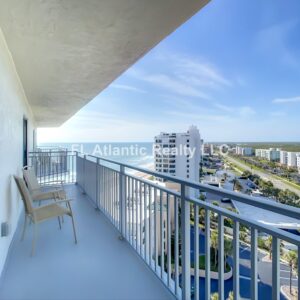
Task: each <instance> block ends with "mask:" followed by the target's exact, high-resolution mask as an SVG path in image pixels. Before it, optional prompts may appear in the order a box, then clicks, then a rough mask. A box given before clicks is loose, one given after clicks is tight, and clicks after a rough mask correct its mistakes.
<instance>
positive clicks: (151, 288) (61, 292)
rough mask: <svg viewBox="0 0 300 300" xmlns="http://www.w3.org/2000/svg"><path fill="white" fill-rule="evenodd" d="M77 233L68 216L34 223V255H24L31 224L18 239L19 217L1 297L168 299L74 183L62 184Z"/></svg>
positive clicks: (0, 287)
mask: <svg viewBox="0 0 300 300" xmlns="http://www.w3.org/2000/svg"><path fill="white" fill-rule="evenodd" d="M67 192H68V196H69V198H73V199H75V200H74V201H73V203H72V206H73V210H74V215H75V222H76V228H77V235H78V244H77V245H75V244H74V240H73V233H72V227H71V220H70V218H68V217H65V221H64V223H63V228H62V230H59V227H58V222H57V220H49V221H46V222H44V223H41V224H40V225H39V231H38V240H37V244H36V253H35V256H34V257H30V250H31V238H32V229H33V226H29V227H28V228H27V232H26V236H25V240H24V241H23V242H21V241H20V236H21V229H22V226H21V225H22V222H23V216H22V217H21V220H20V225H19V226H18V229H17V232H16V236H15V238H14V241H13V243H12V245H11V250H10V254H9V257H8V261H7V264H6V267H5V270H4V273H3V276H2V278H1V281H0V299H1V300H14V299H22V300H31V299H32V300H33V299H37V300H43V299H45V300H46V299H47V300H50V299H51V300H52V299H70V300H71V299H72V300H75V299H80V300H89V299H128V300H129V299H130V300H132V299H147V300H150V299H173V297H172V295H171V294H170V293H169V292H168V291H167V289H166V288H165V287H164V286H163V285H162V283H161V282H160V281H159V279H158V278H156V276H155V275H154V274H153V273H152V272H151V271H150V270H149V269H148V268H147V267H146V265H145V264H144V263H143V261H142V260H141V259H140V258H139V257H138V256H137V254H136V253H135V252H134V251H133V249H132V248H131V247H130V245H129V244H127V242H125V241H120V240H119V239H118V236H119V233H118V231H116V230H115V229H114V227H113V226H112V225H111V224H110V222H109V221H108V220H107V219H106V218H105V217H104V216H103V215H102V214H101V213H100V212H99V211H96V210H95V209H94V208H93V206H92V204H91V202H90V201H89V200H88V199H87V197H86V196H83V195H82V194H81V192H80V190H79V189H78V188H77V187H76V186H75V185H70V186H68V187H67Z"/></svg>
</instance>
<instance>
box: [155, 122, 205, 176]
mask: <svg viewBox="0 0 300 300" xmlns="http://www.w3.org/2000/svg"><path fill="white" fill-rule="evenodd" d="M154 150H155V170H156V171H157V172H162V173H166V174H168V175H171V176H177V177H181V178H185V179H190V180H193V181H197V182H199V168H200V158H201V139H200V134H199V130H198V129H197V127H196V126H191V127H190V128H189V129H188V131H187V132H184V133H165V132H162V133H161V134H160V135H158V136H156V137H155V148H154Z"/></svg>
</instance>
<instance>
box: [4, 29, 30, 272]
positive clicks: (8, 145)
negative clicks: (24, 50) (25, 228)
mask: <svg viewBox="0 0 300 300" xmlns="http://www.w3.org/2000/svg"><path fill="white" fill-rule="evenodd" d="M23 117H26V118H27V119H28V127H29V128H28V139H29V150H30V149H31V148H32V142H33V127H34V123H33V117H32V113H31V110H30V108H29V106H28V103H27V100H26V96H25V93H24V90H23V87H22V84H21V82H20V80H19V77H18V74H17V72H16V69H15V65H14V62H13V59H12V57H11V55H10V52H9V49H8V48H7V44H6V42H5V38H4V36H3V33H2V30H1V28H0V222H1V223H2V222H8V223H9V236H8V237H0V274H1V273H2V270H3V266H4V263H5V259H6V256H7V253H8V249H9V245H10V243H11V240H12V237H13V234H14V232H15V229H16V225H17V222H18V219H19V215H20V212H21V210H22V207H23V204H22V202H21V199H20V197H19V194H18V192H17V189H16V185H15V182H14V180H13V178H12V175H13V174H19V175H20V174H21V170H22V163H23V156H22V147H23Z"/></svg>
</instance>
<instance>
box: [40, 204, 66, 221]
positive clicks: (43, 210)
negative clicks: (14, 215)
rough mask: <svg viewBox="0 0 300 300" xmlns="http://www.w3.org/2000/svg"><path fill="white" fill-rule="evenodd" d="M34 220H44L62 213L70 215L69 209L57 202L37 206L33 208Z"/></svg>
mask: <svg viewBox="0 0 300 300" xmlns="http://www.w3.org/2000/svg"><path fill="white" fill-rule="evenodd" d="M34 213H35V220H36V221H37V222H40V221H45V220H47V219H51V218H54V217H60V216H63V215H69V216H71V211H70V210H69V209H68V208H67V207H63V206H61V205H59V204H55V203H53V204H50V205H45V206H41V207H38V208H36V209H35V210H34Z"/></svg>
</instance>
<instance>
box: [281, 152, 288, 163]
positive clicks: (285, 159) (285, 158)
mask: <svg viewBox="0 0 300 300" xmlns="http://www.w3.org/2000/svg"><path fill="white" fill-rule="evenodd" d="M280 163H281V164H282V165H285V166H286V165H287V163H288V156H287V151H280Z"/></svg>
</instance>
